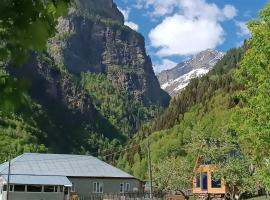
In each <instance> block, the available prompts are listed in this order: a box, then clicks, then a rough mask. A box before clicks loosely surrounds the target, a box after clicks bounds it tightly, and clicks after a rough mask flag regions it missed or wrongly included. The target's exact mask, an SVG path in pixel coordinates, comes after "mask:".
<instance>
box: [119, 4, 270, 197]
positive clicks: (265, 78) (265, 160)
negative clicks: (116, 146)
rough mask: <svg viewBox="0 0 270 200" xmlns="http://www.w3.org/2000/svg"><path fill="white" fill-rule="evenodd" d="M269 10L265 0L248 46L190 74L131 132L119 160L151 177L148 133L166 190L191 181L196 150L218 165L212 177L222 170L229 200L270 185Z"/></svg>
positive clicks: (157, 172) (160, 186)
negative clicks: (167, 102) (152, 115)
mask: <svg viewBox="0 0 270 200" xmlns="http://www.w3.org/2000/svg"><path fill="white" fill-rule="evenodd" d="M269 17H270V4H269V3H268V4H267V5H266V7H265V8H264V10H262V11H261V13H260V16H259V18H258V19H257V20H254V21H252V22H250V23H249V29H250V31H251V34H252V37H251V39H249V40H248V41H247V42H246V43H245V45H244V47H242V48H238V49H232V50H230V51H229V52H227V54H226V55H225V56H224V58H223V59H222V60H221V61H220V62H218V63H217V65H216V66H215V67H214V69H213V70H212V71H210V73H209V74H207V75H206V76H203V77H201V78H196V79H194V80H192V81H191V83H190V84H189V85H188V86H187V87H186V88H185V90H184V91H183V92H182V93H181V94H180V95H179V96H178V97H176V98H174V99H173V100H172V101H171V103H170V105H169V107H168V108H167V109H166V110H165V111H164V113H163V114H161V115H160V116H159V117H157V118H156V119H155V120H154V121H153V122H152V123H149V124H148V126H144V128H143V129H142V130H141V131H140V132H139V134H138V135H136V137H134V139H133V141H132V142H130V144H129V148H130V150H129V151H128V152H125V153H123V155H122V156H121V158H120V159H119V162H118V166H119V167H121V168H123V169H125V170H126V171H129V172H130V173H133V174H135V175H136V176H138V177H141V178H142V179H145V180H149V178H148V176H149V174H148V171H147V170H148V168H147V166H148V160H147V159H148V158H147V148H146V147H147V140H149V142H150V151H151V155H152V162H153V164H152V165H153V177H154V184H155V186H156V187H157V188H158V189H160V190H161V191H164V190H165V191H167V190H182V189H187V188H190V187H191V182H190V180H191V178H192V176H193V175H192V174H193V173H192V171H193V167H194V164H195V160H196V158H197V156H199V155H200V156H203V157H204V159H206V160H208V161H210V162H212V163H214V164H216V165H217V166H219V168H218V171H217V172H216V174H215V177H216V178H217V179H218V178H220V177H224V179H225V181H226V184H227V185H228V188H229V190H228V192H229V194H230V197H231V199H234V198H236V193H237V195H238V196H239V195H240V197H241V195H244V194H246V195H247V194H250V193H253V194H254V193H256V192H257V191H258V190H259V189H261V188H265V189H266V190H269V189H270V188H269V186H270V184H269V183H270V182H269V174H270V173H269V158H270V157H269V152H270V149H269V147H270V143H269V138H270V135H269V133H270V132H269V130H270V127H269V119H270V118H269V113H270V108H269V105H270V103H269V91H270V90H269V77H270V73H269V66H270V65H269V63H270V57H269V55H270V45H269V44H270V37H269V33H270V28H269V27H270V20H269V19H270V18H269ZM147 135H149V136H148V137H147ZM134 155H135V156H134ZM167 177H174V178H167ZM177 177H179V178H177ZM235 188H237V191H236V190H235Z"/></svg>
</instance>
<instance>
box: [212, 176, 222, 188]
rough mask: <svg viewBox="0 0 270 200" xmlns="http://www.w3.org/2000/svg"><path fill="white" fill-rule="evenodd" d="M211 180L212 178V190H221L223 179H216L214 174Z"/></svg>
mask: <svg viewBox="0 0 270 200" xmlns="http://www.w3.org/2000/svg"><path fill="white" fill-rule="evenodd" d="M211 178H212V181H211V182H212V184H211V186H212V188H221V179H220V178H218V177H215V175H214V174H213V173H212V175H211Z"/></svg>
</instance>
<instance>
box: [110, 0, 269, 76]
mask: <svg viewBox="0 0 270 200" xmlns="http://www.w3.org/2000/svg"><path fill="white" fill-rule="evenodd" d="M114 2H115V3H116V4H117V5H118V7H119V8H120V9H121V11H122V12H123V14H124V16H125V20H126V22H125V23H126V25H128V26H130V27H131V28H133V29H135V30H137V31H138V32H140V33H142V34H143V35H144V37H145V41H146V49H147V53H148V54H149V55H150V56H151V58H152V62H153V66H154V70H155V71H156V72H159V71H161V70H164V69H169V68H172V67H174V66H175V65H176V63H180V62H181V61H182V60H184V59H186V58H187V57H190V56H192V55H194V54H196V53H198V52H200V51H202V50H205V49H207V48H211V49H217V50H219V51H224V52H226V51H227V50H229V49H230V48H233V47H237V46H240V45H241V44H242V42H243V41H244V39H246V38H248V37H250V35H249V32H248V30H247V28H246V25H245V24H246V22H247V21H249V20H251V19H254V18H256V17H257V15H258V13H259V10H261V9H262V8H263V7H264V5H265V4H266V3H267V2H268V0H226V1H225V0H114Z"/></svg>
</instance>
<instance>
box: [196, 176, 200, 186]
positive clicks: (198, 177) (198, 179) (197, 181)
mask: <svg viewBox="0 0 270 200" xmlns="http://www.w3.org/2000/svg"><path fill="white" fill-rule="evenodd" d="M200 187H201V175H200V174H196V188H200Z"/></svg>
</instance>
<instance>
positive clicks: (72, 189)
mask: <svg viewBox="0 0 270 200" xmlns="http://www.w3.org/2000/svg"><path fill="white" fill-rule="evenodd" d="M71 192H75V184H74V183H72V187H71Z"/></svg>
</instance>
